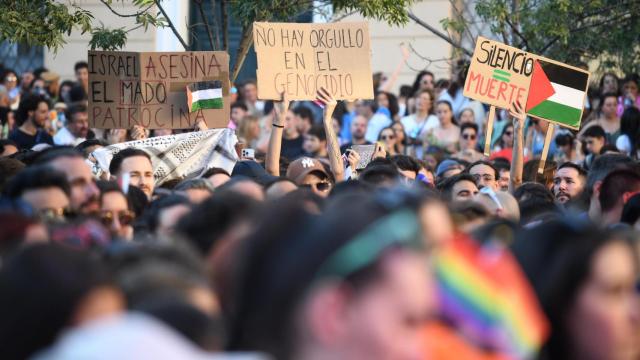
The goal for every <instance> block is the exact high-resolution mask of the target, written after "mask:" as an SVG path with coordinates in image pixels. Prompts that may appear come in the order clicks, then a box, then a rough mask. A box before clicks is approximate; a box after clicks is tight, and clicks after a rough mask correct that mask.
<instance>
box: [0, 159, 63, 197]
mask: <svg viewBox="0 0 640 360" xmlns="http://www.w3.org/2000/svg"><path fill="white" fill-rule="evenodd" d="M50 187H56V188H58V189H60V190H62V191H63V192H64V193H65V194H66V195H67V197H69V196H71V187H70V186H69V182H68V181H67V177H66V176H65V175H64V173H62V172H60V171H58V170H56V169H53V168H51V167H48V166H32V167H28V168H26V169H24V170H22V171H21V172H19V173H18V174H17V175H15V176H14V177H13V178H12V179H11V180H10V181H9V183H8V184H7V186H6V188H5V194H6V195H7V196H8V197H10V198H12V199H17V198H19V197H21V196H22V195H23V194H24V193H25V192H27V191H29V190H36V189H46V188H50Z"/></svg>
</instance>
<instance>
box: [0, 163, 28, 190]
mask: <svg viewBox="0 0 640 360" xmlns="http://www.w3.org/2000/svg"><path fill="white" fill-rule="evenodd" d="M24 168H25V164H24V163H23V162H22V161H20V160H16V159H13V158H9V157H0V193H2V191H3V189H4V186H5V185H6V184H7V183H8V182H9V181H10V180H11V179H12V178H13V177H14V176H15V175H16V174H18V173H19V172H20V171H22V170H23V169H24Z"/></svg>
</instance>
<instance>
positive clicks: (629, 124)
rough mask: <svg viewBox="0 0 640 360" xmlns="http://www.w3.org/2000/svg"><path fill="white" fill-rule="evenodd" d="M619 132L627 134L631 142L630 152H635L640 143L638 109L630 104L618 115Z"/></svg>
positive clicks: (639, 114)
mask: <svg viewBox="0 0 640 360" xmlns="http://www.w3.org/2000/svg"><path fill="white" fill-rule="evenodd" d="M620 133H621V134H623V135H627V137H628V138H629V142H630V143H631V154H634V155H635V154H636V150H637V149H638V145H640V110H639V109H638V108H637V107H635V106H631V107H629V108H627V109H625V110H624V112H623V113H622V116H621V117H620Z"/></svg>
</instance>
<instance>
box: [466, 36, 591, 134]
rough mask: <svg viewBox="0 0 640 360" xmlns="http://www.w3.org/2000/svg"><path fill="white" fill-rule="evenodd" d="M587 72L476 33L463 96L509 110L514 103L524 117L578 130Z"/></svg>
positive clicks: (586, 84) (584, 96)
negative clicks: (516, 102)
mask: <svg viewBox="0 0 640 360" xmlns="http://www.w3.org/2000/svg"><path fill="white" fill-rule="evenodd" d="M588 84H589V72H588V71H585V70H582V69H579V68H576V67H573V66H570V65H567V64H563V63H560V62H557V61H554V60H551V59H547V58H544V57H542V56H538V55H535V54H531V53H528V52H526V51H522V50H519V49H516V48H514V47H511V46H507V45H505V44H502V43H499V42H496V41H492V40H489V39H486V38H483V37H478V41H477V42H476V48H475V51H474V53H473V57H472V59H471V66H470V67H469V72H468V74H467V79H466V81H465V85H464V91H463V94H464V96H466V97H469V98H472V99H475V100H478V101H480V102H483V103H486V104H490V105H493V106H496V107H500V108H504V109H509V108H510V107H511V103H513V102H514V101H519V102H520V104H523V105H524V106H525V112H526V113H527V114H528V115H532V116H536V117H538V118H541V119H543V120H547V121H550V122H553V123H556V124H558V125H560V126H564V127H568V128H571V129H574V130H577V129H579V128H580V121H581V118H582V111H583V109H584V101H585V99H586V94H587V87H588Z"/></svg>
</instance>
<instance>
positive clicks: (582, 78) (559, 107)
mask: <svg viewBox="0 0 640 360" xmlns="http://www.w3.org/2000/svg"><path fill="white" fill-rule="evenodd" d="M588 81H589V74H588V73H585V72H582V71H577V70H574V69H572V68H568V67H564V66H561V65H557V64H554V63H550V62H546V61H544V60H536V61H535V63H534V65H533V73H532V74H531V84H530V86H529V97H528V98H527V106H526V112H527V114H529V115H533V116H537V117H540V118H542V119H546V120H551V121H554V122H557V123H560V124H563V125H565V126H568V127H571V128H574V129H577V128H578V127H580V119H581V117H582V110H583V108H584V99H585V95H586V91H587V83H588Z"/></svg>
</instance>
